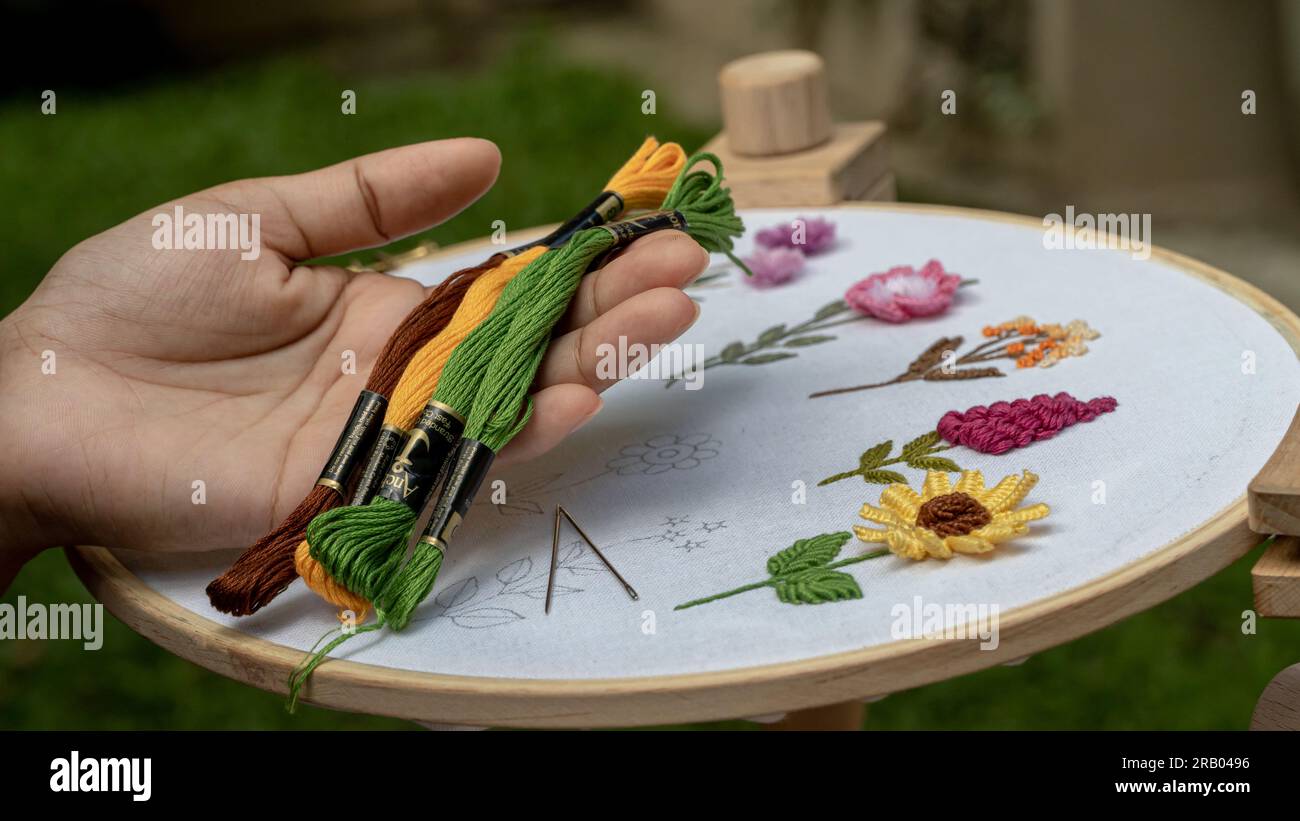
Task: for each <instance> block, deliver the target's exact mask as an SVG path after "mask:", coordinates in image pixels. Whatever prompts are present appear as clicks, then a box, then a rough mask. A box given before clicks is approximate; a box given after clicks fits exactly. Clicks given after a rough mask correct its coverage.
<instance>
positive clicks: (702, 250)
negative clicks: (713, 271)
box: [682, 243, 713, 288]
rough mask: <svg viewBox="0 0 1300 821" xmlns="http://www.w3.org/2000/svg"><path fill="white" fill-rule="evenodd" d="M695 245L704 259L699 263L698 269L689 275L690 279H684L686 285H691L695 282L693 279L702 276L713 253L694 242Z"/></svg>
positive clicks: (707, 268)
mask: <svg viewBox="0 0 1300 821" xmlns="http://www.w3.org/2000/svg"><path fill="white" fill-rule="evenodd" d="M695 247H696V248H698V249H700V253H701V254H703V255H704V261H703V262H701V263H700V270H698V271H696V272H695V273H694V274H692V275H691V278H690V279H688V280H686V285H691V284H692V283H694V282H695V280H697V279H699V278H700V277H702V276H704V272H705V271H707V270H709V261H710V260H712V259H713V255H712V254H710V253H709V252H708V250H707V249H706V248H705V247H704V246H703V245H700V244H699V243H696V244H695ZM686 285H683V286H682V287H683V288H685V287H686Z"/></svg>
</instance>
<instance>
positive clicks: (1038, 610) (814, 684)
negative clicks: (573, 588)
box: [67, 203, 1300, 729]
mask: <svg viewBox="0 0 1300 821" xmlns="http://www.w3.org/2000/svg"><path fill="white" fill-rule="evenodd" d="M840 207H842V208H862V209H873V210H885V211H894V212H912V213H928V214H955V215H960V216H965V217H968V218H970V217H978V218H981V219H985V220H988V221H990V222H995V223H996V222H1002V223H1015V224H1020V225H1030V224H1032V225H1035V226H1038V227H1040V228H1041V220H1033V219H1030V218H1027V217H1019V216H1013V215H1009V214H999V213H995V212H987V211H972V210H969V209H960V208H951V207H946V206H920V205H902V204H882V203H877V204H871V203H846V204H844V205H842V206H840ZM486 245H487V242H486V241H479V242H474V243H466V244H463V245H460V246H456V247H454V248H450V249H447V250H445V251H443V252H440V253H441V254H448V255H450V254H454V253H462V252H465V251H467V250H470V249H481V248H482V247H485V246H486ZM1152 257H1153V258H1155V259H1158V260H1159V261H1161V262H1163V263H1165V264H1168V265H1172V266H1175V267H1177V268H1179V269H1180V270H1182V271H1183V272H1185V273H1186V274H1187V275H1188V276H1191V277H1194V278H1197V279H1200V280H1202V281H1204V282H1208V283H1210V284H1211V285H1213V286H1215V287H1217V288H1219V289H1221V290H1223V291H1225V292H1227V293H1229V294H1231V295H1232V296H1233V297H1235V298H1236V299H1238V300H1239V301H1241V302H1242V303H1244V304H1246V305H1247V306H1249V307H1250V308H1251V309H1253V310H1254V311H1255V312H1256V313H1258V314H1260V315H1261V316H1264V317H1265V318H1267V319H1268V320H1269V321H1270V322H1271V323H1272V324H1273V326H1274V327H1276V328H1277V329H1278V331H1279V332H1280V333H1281V334H1282V335H1283V336H1284V337H1285V338H1286V340H1287V341H1288V342H1289V344H1290V345H1291V347H1292V348H1293V349H1294V350H1296V351H1297V352H1298V353H1300V317H1297V316H1296V315H1295V314H1293V313H1292V312H1291V311H1290V310H1288V309H1287V308H1286V307H1285V306H1283V305H1282V304H1281V303H1279V302H1277V301H1276V300H1275V299H1273V298H1272V297H1270V296H1268V295H1267V294H1265V293H1264V292H1262V291H1260V290H1258V289H1257V288H1255V287H1254V286H1252V285H1249V284H1247V283H1245V282H1242V281H1241V280H1238V279H1236V278H1235V277H1232V276H1231V275H1229V274H1226V273H1224V272H1222V271H1219V270H1217V269H1214V268H1212V267H1210V266H1208V265H1205V264H1203V263H1200V262H1196V261H1194V260H1191V259H1189V258H1187V257H1183V256H1181V255H1179V254H1175V253H1173V252H1170V251H1166V250H1163V249H1161V248H1159V247H1156V248H1153V250H1152ZM1298 432H1300V431H1297V426H1294V425H1293V426H1292V428H1291V430H1290V432H1289V433H1288V435H1287V436H1286V437H1285V438H1284V439H1283V441H1282V442H1281V443H1280V444H1279V446H1278V448H1277V454H1279V455H1275V456H1274V460H1273V461H1270V462H1269V465H1273V464H1274V462H1276V461H1277V460H1279V459H1282V460H1283V464H1287V462H1286V460H1287V459H1289V458H1292V457H1290V456H1287V454H1295V453H1297V452H1300V440H1298V439H1297V433H1298ZM1268 473H1269V469H1268V468H1265V470H1263V471H1261V473H1260V475H1261V476H1262V477H1266V474H1268ZM1257 481H1258V480H1257ZM1259 540H1260V536H1259V535H1258V534H1256V533H1255V532H1253V531H1252V530H1251V529H1250V528H1249V527H1248V526H1247V497H1246V494H1245V493H1244V489H1243V493H1242V495H1241V496H1240V497H1238V499H1237V500H1236V501H1235V502H1233V503H1232V504H1231V505H1230V506H1228V507H1227V508H1226V509H1225V510H1223V511H1220V512H1219V513H1218V514H1217V515H1215V516H1212V517H1210V518H1209V520H1208V521H1207V523H1206V524H1204V525H1203V526H1201V527H1200V528H1198V529H1196V530H1194V531H1192V532H1190V533H1188V534H1187V535H1185V536H1184V537H1182V538H1180V539H1178V540H1176V541H1173V542H1170V543H1168V544H1166V545H1164V546H1163V547H1161V548H1159V549H1157V550H1155V551H1154V552H1152V553H1151V554H1149V555H1147V556H1146V557H1144V558H1143V559H1140V560H1138V561H1135V562H1132V563H1130V564H1128V565H1125V566H1124V567H1122V568H1120V569H1119V570H1117V571H1115V572H1113V573H1109V574H1107V575H1104V576H1101V577H1098V578H1095V579H1093V580H1092V581H1090V582H1088V583H1086V584H1083V585H1081V586H1079V587H1075V588H1073V589H1070V590H1067V591H1065V592H1062V593H1059V594H1057V595H1054V596H1051V597H1048V598H1045V599H1043V600H1040V601H1037V602H1034V603H1033V604H1031V605H1029V606H1026V607H1021V608H1017V609H1015V610H1013V611H1009V612H1007V613H1004V614H1003V616H1002V618H1001V623H1000V628H1001V636H1000V638H1001V644H1000V646H999V648H998V649H997V650H993V651H981V650H979V649H978V646H977V645H976V644H975V643H973V642H927V641H923V640H918V641H899V642H893V643H890V644H886V645H878V646H873V647H866V648H862V649H859V650H854V651H849V652H845V653H837V654H833V655H827V656H820V657H816V658H809V659H803V660H799V661H794V662H786V663H780V664H771V665H764V666H756V667H747V668H740V669H735V670H726V671H721V672H710V673H698V674H687V675H677V676H647V677H639V678H618V679H606V680H591V679H588V680H537V679H505V678H486V677H471V676H447V675H437V674H430V673H419V672H414V671H409V670H400V669H393V668H386V667H379V666H375V665H369V664H361V663H357V662H352V661H348V660H346V659H336V660H331V661H329V662H328V663H326V664H323V665H321V667H320V668H319V669H318V670H317V671H316V673H315V675H314V676H313V678H312V680H311V681H310V682H309V683H308V685H307V687H306V688H305V690H304V698H305V700H306V701H309V702H311V703H313V704H317V705H321V706H326V707H331V708H334V709H340V710H347V711H351V712H363V713H372V714H380V715H388V716H396V717H402V718H408V719H411V720H414V721H418V722H421V723H426V724H431V725H432V724H436V725H448V724H454V725H477V726H510V727H555V728H561V727H563V728H572V727H626V726H636V725H656V724H673V723H683V722H697V721H712V720H722V719H730V718H736V717H756V716H764V717H768V719H769V720H777V719H778V717H779V716H780V715H781V714H789V715H788V717H787V718H786V719H784V720H778V721H777V723H776V724H774V725H773V726H775V727H790V728H796V729H817V728H821V729H832V728H833V729H843V728H848V727H860V726H861V717H862V702H863V701H867V700H875V699H877V698H880V697H883V696H885V695H888V694H889V693H892V692H898V691H900V690H905V689H910V688H913V687H918V686H921V685H924V684H928V683H932V682H936V681H943V680H946V679H949V678H952V677H955V676H959V675H963V674H965V673H969V672H974V671H976V670H980V669H984V668H988V667H992V666H995V665H999V664H1015V663H1018V662H1020V661H1023V660H1024V659H1025V658H1026V657H1028V656H1030V655H1032V654H1034V653H1038V652H1041V651H1043V650H1047V649H1049V648H1052V647H1055V646H1057V645H1060V644H1063V643H1065V642H1068V641H1071V640H1073V639H1075V638H1078V637H1080V636H1083V635H1085V634H1088V633H1091V632H1093V631H1096V630H1099V629H1101V628H1103V627H1106V626H1108V625H1110V624H1114V623H1115V622H1118V621H1120V620H1122V619H1124V618H1126V617H1128V616H1131V615H1134V614H1136V613H1139V612H1141V611H1143V610H1146V609H1148V608H1150V607H1153V606H1155V605H1157V604H1159V603H1161V602H1163V601H1165V600H1166V599H1169V598H1171V597H1173V596H1174V595H1176V594H1178V593H1180V592H1182V591H1184V590H1186V589H1188V588H1190V587H1192V586H1193V585H1195V584H1198V583H1199V582H1201V581H1203V580H1205V579H1206V578H1208V577H1210V576H1212V575H1214V574H1215V573H1217V572H1219V571H1220V570H1222V569H1223V568H1224V567H1227V566H1228V565H1229V564H1231V563H1232V562H1234V561H1236V560H1237V559H1239V558H1241V557H1242V556H1243V555H1245V554H1246V553H1247V552H1248V551H1249V550H1250V549H1251V548H1252V547H1254V546H1255V545H1257V544H1258V543H1259ZM1298 543H1300V540H1297V539H1296V538H1295V537H1292V536H1286V537H1281V538H1279V540H1278V543H1277V544H1275V545H1274V548H1273V549H1272V550H1271V551H1270V555H1274V554H1277V553H1278V552H1285V551H1288V550H1289V551H1291V554H1290V555H1295V552H1296V550H1297V544H1298ZM67 552H68V556H69V560H70V562H71V564H72V566H73V568H74V569H75V570H76V572H77V574H78V576H80V577H81V579H82V581H83V582H84V583H85V585H86V587H87V588H88V589H89V590H90V592H91V593H92V594H93V595H94V596H95V597H96V598H97V599H98V600H100V601H102V602H103V603H104V605H105V606H106V607H108V609H109V610H110V612H112V613H113V614H114V615H115V616H117V617H118V618H120V619H121V620H122V621H123V622H125V623H126V624H127V625H128V626H130V627H131V628H132V629H134V630H135V631H136V632H138V633H140V634H142V635H144V636H145V637H146V638H148V639H150V640H151V641H153V642H154V643H156V644H158V645H160V646H161V647H163V648H164V649H166V650H168V651H169V652H172V653H174V654H176V655H178V656H180V657H182V658H185V659H187V660H189V661H192V662H194V663H196V664H199V665H201V666H203V667H206V668H208V669H210V670H213V671H215V672H217V673H220V674H222V675H225V676H227V677H229V678H233V679H236V680H238V681H242V682H244V683H247V684H251V685H253V686H255V687H259V688H261V689H264V690H270V691H272V692H277V693H284V692H285V681H286V679H287V678H288V675H289V672H290V671H291V670H292V669H293V668H294V667H295V666H296V665H297V664H299V663H300V662H301V661H302V651H301V650H298V649H295V648H291V647H286V646H283V645H280V644H275V643H272V642H269V641H266V640H263V639H259V638H254V637H252V636H249V635H248V634H245V633H242V632H240V631H238V630H236V629H232V628H229V627H225V626H223V625H220V624H217V623H216V622H213V621H210V620H208V619H206V618H203V617H202V616H199V615H196V614H195V613H192V612H190V611H189V610H186V609H185V608H184V607H182V606H181V605H179V604H177V603H176V602H175V601H173V600H172V599H170V598H168V597H167V596H165V595H163V594H162V593H160V592H159V591H157V590H155V589H154V588H152V587H150V586H148V585H146V584H145V583H144V582H143V581H142V580H141V579H140V578H139V577H138V576H136V575H135V574H134V573H132V572H131V571H130V570H129V569H127V568H126V567H125V566H124V565H123V564H122V562H121V561H119V560H118V559H117V557H115V556H114V555H113V553H112V552H111V551H109V550H107V549H105V548H102V547H73V548H69V549H68V551H67ZM1265 558H1267V556H1266V557H1265ZM1262 561H1263V560H1261V562H1262ZM1294 673H1295V668H1291V669H1290V670H1289V671H1288V673H1284V674H1283V676H1279V679H1278V680H1276V681H1275V685H1277V690H1276V691H1275V690H1274V689H1270V691H1269V692H1266V693H1265V699H1263V700H1261V707H1260V710H1262V711H1264V715H1265V716H1266V717H1267V716H1268V715H1273V716H1276V715H1279V714H1281V712H1280V708H1278V707H1277V706H1276V705H1277V698H1278V693H1279V692H1281V693H1283V694H1285V693H1286V692H1291V693H1295V692H1296V684H1298V683H1300V678H1297V676H1296V675H1294ZM1288 675H1290V678H1285V676H1288ZM1288 687H1289V688H1291V689H1290V690H1289V691H1287V690H1286V688H1288ZM1260 715H1261V713H1259V712H1257V723H1258V722H1259V721H1261V719H1260ZM1261 726H1263V725H1261Z"/></svg>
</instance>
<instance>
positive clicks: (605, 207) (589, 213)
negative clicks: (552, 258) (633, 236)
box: [505, 191, 623, 256]
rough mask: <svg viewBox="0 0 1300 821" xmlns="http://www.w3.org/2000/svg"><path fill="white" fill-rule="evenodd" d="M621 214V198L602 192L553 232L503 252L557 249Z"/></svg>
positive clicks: (609, 192)
mask: <svg viewBox="0 0 1300 821" xmlns="http://www.w3.org/2000/svg"><path fill="white" fill-rule="evenodd" d="M621 213H623V198H622V197H621V196H620V195H619V194H618V193H616V192H614V191H602V192H600V196H598V197H596V198H595V199H594V200H592V201H591V202H590V203H588V204H587V206H586V207H585V208H583V209H582V210H581V211H579V212H578V213H577V214H575V215H574V216H572V217H571V218H569V220H568V221H567V222H565V223H564V224H562V225H560V226H558V227H557V228H556V229H555V230H554V231H552V232H551V233H549V234H547V235H546V236H544V237H542V238H541V239H535V240H533V241H532V242H528V243H525V244H523V245H520V246H518V247H517V248H511V249H510V250H509V251H506V252H505V253H506V256H515V255H517V254H522V253H523V252H524V251H527V250H528V249H529V248H536V247H537V246H539V245H545V246H546V247H547V248H559V247H560V246H561V245H563V244H565V243H566V242H568V241H569V240H570V239H572V238H573V235H574V234H576V233H578V232H579V231H583V230H586V229H587V228H595V227H597V226H601V225H604V224H605V223H607V222H609V221H610V220H612V219H613V218H614V217H617V216H618V215H619V214H621Z"/></svg>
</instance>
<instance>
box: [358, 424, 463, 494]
mask: <svg viewBox="0 0 1300 821" xmlns="http://www.w3.org/2000/svg"><path fill="white" fill-rule="evenodd" d="M464 429H465V419H464V418H463V417H462V416H461V415H460V414H458V413H456V411H454V410H452V409H451V408H450V407H448V406H447V405H444V404H442V403H441V402H434V401H433V400H429V404H427V405H425V406H424V410H423V411H421V413H420V418H419V419H417V420H416V422H415V424H414V425H412V426H411V429H410V431H408V433H407V436H406V444H405V445H404V446H403V447H402V450H401V452H400V453H398V454H397V456H396V457H395V458H394V459H393V461H392V463H391V464H390V465H389V466H388V472H387V473H386V474H385V475H384V482H383V484H382V485H381V486H380V488H379V493H378V494H377V495H379V496H382V497H383V498H385V499H389V500H391V501H394V502H400V503H401V504H404V505H406V506H407V507H409V508H410V509H411V510H412V511H413V512H414V513H415V514H416V515H417V516H418V515H420V511H421V509H423V507H424V503H425V501H426V500H427V499H428V498H429V494H430V493H431V492H432V491H433V486H434V484H435V483H436V482H437V480H438V475H439V473H440V472H441V470H442V465H443V462H445V461H447V457H449V456H451V452H452V451H453V450H454V449H455V448H456V443H457V442H459V441H460V434H461V431H463V430H464Z"/></svg>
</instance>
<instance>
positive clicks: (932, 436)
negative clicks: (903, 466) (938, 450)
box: [903, 430, 939, 459]
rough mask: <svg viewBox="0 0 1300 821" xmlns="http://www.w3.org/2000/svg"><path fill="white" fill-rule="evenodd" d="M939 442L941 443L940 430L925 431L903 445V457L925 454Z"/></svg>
mask: <svg viewBox="0 0 1300 821" xmlns="http://www.w3.org/2000/svg"><path fill="white" fill-rule="evenodd" d="M937 444H939V431H937V430H932V431H930V432H929V433H923V434H921V435H920V436H918V437H916V438H915V439H913V440H912V441H910V442H908V443H907V444H906V445H903V458H904V459H907V458H908V457H911V456H918V455H920V454H924V453H926V452H927V451H929V450H930V448H932V447H934V446H935V445H937Z"/></svg>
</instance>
